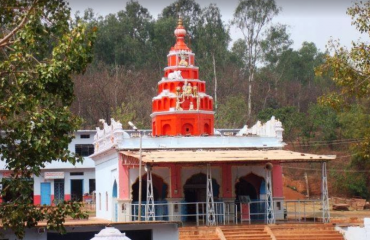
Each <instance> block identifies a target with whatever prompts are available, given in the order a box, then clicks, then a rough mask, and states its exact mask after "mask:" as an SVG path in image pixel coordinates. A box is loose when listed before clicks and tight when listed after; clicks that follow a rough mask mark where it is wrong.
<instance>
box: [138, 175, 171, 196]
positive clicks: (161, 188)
mask: <svg viewBox="0 0 370 240" xmlns="http://www.w3.org/2000/svg"><path fill="white" fill-rule="evenodd" d="M152 177H153V192H154V201H156V202H157V201H163V200H165V199H166V198H167V193H168V186H167V184H166V183H165V182H164V181H163V179H162V178H161V177H159V176H157V175H155V174H152ZM146 179H147V175H146V174H145V175H144V176H143V177H142V180H141V181H142V189H141V201H146V188H147V181H146ZM132 200H133V202H137V201H138V200H139V178H138V179H137V180H136V182H135V183H134V184H133V185H132Z"/></svg>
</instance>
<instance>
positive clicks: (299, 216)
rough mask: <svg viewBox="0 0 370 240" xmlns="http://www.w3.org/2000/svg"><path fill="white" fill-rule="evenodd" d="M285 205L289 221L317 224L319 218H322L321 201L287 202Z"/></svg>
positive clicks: (286, 217)
mask: <svg viewBox="0 0 370 240" xmlns="http://www.w3.org/2000/svg"><path fill="white" fill-rule="evenodd" d="M284 205H285V208H284V209H286V216H285V219H286V220H287V221H296V222H302V221H303V222H307V221H312V222H316V221H318V218H322V201H321V200H286V201H284Z"/></svg>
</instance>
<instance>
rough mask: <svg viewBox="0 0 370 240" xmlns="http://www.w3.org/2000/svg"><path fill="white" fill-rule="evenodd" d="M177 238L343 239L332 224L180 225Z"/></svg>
mask: <svg viewBox="0 0 370 240" xmlns="http://www.w3.org/2000/svg"><path fill="white" fill-rule="evenodd" d="M179 240H344V237H343V235H342V234H340V233H339V232H337V231H336V230H335V229H334V226H333V225H332V224H281V225H269V226H265V225H229V226H217V227H205V226H203V227H181V228H179Z"/></svg>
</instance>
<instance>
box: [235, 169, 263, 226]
mask: <svg viewBox="0 0 370 240" xmlns="http://www.w3.org/2000/svg"><path fill="white" fill-rule="evenodd" d="M264 183H265V179H264V178H263V177H260V176H258V175H256V174H254V173H249V174H248V175H246V176H243V177H240V178H239V179H237V182H236V184H235V195H236V198H235V203H236V204H237V208H238V211H240V207H241V206H240V204H239V203H241V202H242V203H246V201H247V200H250V201H251V202H252V203H251V204H250V209H249V212H250V213H251V219H252V220H261V221H262V220H264V215H263V213H264V212H265V203H264V202H259V201H260V198H261V194H264V192H263V191H264V189H265V188H264ZM253 202H255V203H253ZM245 207H248V205H243V206H242V208H243V212H245V211H247V210H248V208H245ZM261 213H262V214H261ZM252 214H253V215H252Z"/></svg>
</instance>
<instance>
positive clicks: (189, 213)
mask: <svg viewBox="0 0 370 240" xmlns="http://www.w3.org/2000/svg"><path fill="white" fill-rule="evenodd" d="M214 205H215V222H216V224H217V225H219V224H225V223H226V216H225V203H223V202H215V203H214ZM154 208H155V217H154V219H153V218H152V219H149V216H148V214H147V213H148V211H147V209H148V205H146V204H145V202H144V203H143V205H142V210H141V220H142V221H149V220H159V221H168V220H174V219H177V220H180V221H182V222H196V224H197V226H199V225H200V224H208V223H207V211H206V209H207V208H206V202H179V203H155V204H154ZM138 209H139V205H138V204H131V212H132V215H131V220H132V221H137V220H138V219H139V216H138Z"/></svg>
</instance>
